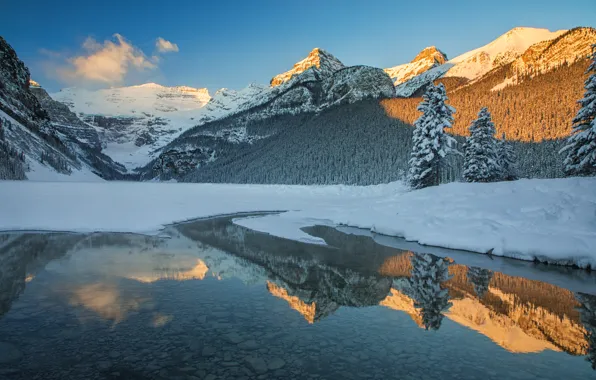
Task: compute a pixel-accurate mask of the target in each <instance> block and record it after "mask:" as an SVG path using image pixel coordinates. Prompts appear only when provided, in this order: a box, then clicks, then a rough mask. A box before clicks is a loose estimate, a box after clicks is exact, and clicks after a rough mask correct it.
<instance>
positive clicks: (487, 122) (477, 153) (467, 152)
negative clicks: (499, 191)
mask: <svg viewBox="0 0 596 380" xmlns="http://www.w3.org/2000/svg"><path fill="white" fill-rule="evenodd" d="M495 133H496V129H495V125H494V123H493V122H492V120H491V115H490V112H488V108H486V107H483V108H482V109H481V110H480V112H479V113H478V118H477V119H476V120H474V121H473V122H472V125H470V136H468V137H467V138H466V143H465V148H464V173H463V177H464V180H465V181H467V182H494V181H498V180H499V179H500V177H501V169H500V168H499V166H498V159H497V140H496V139H495Z"/></svg>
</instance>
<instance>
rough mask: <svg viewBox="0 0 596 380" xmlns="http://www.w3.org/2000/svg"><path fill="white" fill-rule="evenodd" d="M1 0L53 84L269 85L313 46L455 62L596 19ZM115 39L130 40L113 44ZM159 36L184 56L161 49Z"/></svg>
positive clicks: (360, 57) (351, 4)
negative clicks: (501, 41) (502, 43)
mask: <svg viewBox="0 0 596 380" xmlns="http://www.w3.org/2000/svg"><path fill="white" fill-rule="evenodd" d="M0 1H1V2H2V3H3V4H2V9H3V11H2V12H1V13H0V35H2V36H3V37H4V38H5V39H6V40H7V41H8V43H9V44H11V45H12V46H13V48H14V49H15V50H16V51H17V54H18V55H19V57H20V58H21V59H22V60H23V61H24V62H25V64H26V65H27V66H28V67H29V68H30V70H31V73H32V78H33V79H35V80H37V81H38V82H40V83H41V84H42V86H44V87H46V88H47V89H48V90H50V91H57V90H58V89H60V88H62V87H67V86H71V85H77V86H86V87H109V86H111V85H131V84H140V83H144V82H148V81H153V82H157V83H160V84H163V85H187V86H193V87H208V88H209V90H210V91H214V90H216V89H218V88H221V87H228V88H235V89H239V88H242V87H244V86H246V85H247V84H248V83H251V82H256V83H268V82H269V80H270V79H271V77H272V76H274V75H275V74H278V73H280V72H283V71H286V70H288V69H290V68H291V67H292V65H293V64H294V63H295V62H296V61H298V60H300V59H302V58H304V57H305V56H306V55H307V54H308V52H309V51H310V50H311V49H312V48H314V47H321V48H324V49H326V50H327V51H329V52H331V53H332V54H334V55H335V56H336V57H338V58H339V59H340V60H341V61H342V62H344V63H345V64H347V65H355V64H366V65H371V66H376V67H390V66H395V65H398V64H401V63H405V62H408V61H410V60H411V59H412V58H413V57H414V56H415V55H416V54H417V53H418V52H419V51H420V50H421V49H422V48H424V47H426V46H430V45H436V46H437V47H439V48H440V49H441V50H443V51H444V52H445V53H447V55H448V56H449V57H454V56H456V55H458V54H460V53H462V52H465V51H468V50H471V49H473V48H476V47H479V46H482V45H484V44H486V43H488V42H490V41H491V40H493V39H494V38H496V37H498V36H499V35H501V34H503V33H505V32H506V31H507V30H509V29H511V28H513V27H516V26H532V27H543V28H548V29H551V30H558V29H569V28H572V27H574V26H596V25H595V22H596V4H595V2H594V0H569V1H561V0H556V1H552V0H542V1H534V0H523V1H522V0H517V1H509V0H496V1H491V2H490V3H489V2H486V1H477V0H476V1H457V0H451V1H446V0H443V1H434V0H426V1H399V0H383V1H374V0H369V1H351V0H344V1H336V0H319V1H310V0H300V1H266V0H263V1H259V0H254V1H246V0H244V1H197V0H194V1H192V0H188V1H187V0H183V1H174V0H171V1H163V0H160V1H152V0H146V1H137V0H126V1H124V0H119V1H112V0H102V1H95V0H87V1H80V0H77V1H62V0H57V1H47V0H43V1H42V0H28V1H26V2H23V1H13V0H0ZM114 34H118V35H120V36H122V42H115V43H114V45H109V44H108V45H105V44H104V41H106V40H110V41H118V40H117V38H116V37H114ZM158 37H161V38H163V39H165V40H167V41H169V42H171V43H173V44H176V46H177V50H178V51H177V52H176V51H172V50H176V49H174V47H173V45H170V49H169V50H170V51H167V52H159V51H157V50H156V45H155V42H156V39H157V38H158ZM83 45H85V47H84V46H83ZM106 48H107V49H106ZM166 50H167V49H166ZM97 53H102V54H103V53H105V54H107V55H108V58H109V57H111V58H110V59H113V58H114V55H115V56H117V57H118V59H125V60H127V61H126V63H127V64H128V66H125V67H120V66H118V67H117V68H116V71H117V73H116V74H114V70H113V68H112V67H110V66H109V65H106V64H105V62H106V61H103V60H88V59H87V58H89V56H91V55H93V54H97ZM110 54H111V55H110ZM77 57H78V58H77ZM123 57H124V58H123ZM110 62H112V63H114V62H113V61H110ZM119 62H120V61H119ZM94 70H96V71H97V72H93V71H94Z"/></svg>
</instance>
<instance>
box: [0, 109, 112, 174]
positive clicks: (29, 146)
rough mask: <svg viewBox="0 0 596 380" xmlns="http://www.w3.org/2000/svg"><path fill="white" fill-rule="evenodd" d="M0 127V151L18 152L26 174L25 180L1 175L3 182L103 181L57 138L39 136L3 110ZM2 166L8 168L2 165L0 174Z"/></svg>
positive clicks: (19, 161)
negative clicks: (7, 180)
mask: <svg viewBox="0 0 596 380" xmlns="http://www.w3.org/2000/svg"><path fill="white" fill-rule="evenodd" d="M0 124H1V129H2V136H1V137H0V150H2V149H3V148H4V149H8V150H9V151H11V152H14V153H15V154H16V156H17V157H18V163H19V164H20V166H21V168H22V171H23V172H24V178H11V177H8V178H3V176H2V175H0V179H31V180H37V181H101V178H100V177H99V176H97V175H96V174H94V173H93V170H92V168H90V167H89V166H88V165H84V164H81V162H79V161H78V160H77V159H76V155H75V153H73V152H72V151H71V150H69V149H68V148H67V146H66V145H64V144H62V143H61V140H60V138H59V136H57V135H56V134H39V133H35V132H34V131H32V130H30V129H29V128H27V127H25V126H24V125H23V124H21V123H20V122H19V121H17V120H15V119H14V118H12V117H11V116H10V115H8V114H7V113H5V112H3V111H1V110H0ZM44 127H45V128H48V127H47V126H44ZM46 136H49V137H46ZM49 139H50V140H49ZM54 139H55V140H54ZM1 156H2V154H0V157H1ZM2 166H4V164H3V163H2V162H0V172H2V170H1V169H2ZM0 174H1V173H0Z"/></svg>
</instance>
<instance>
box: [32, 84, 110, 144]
mask: <svg viewBox="0 0 596 380" xmlns="http://www.w3.org/2000/svg"><path fill="white" fill-rule="evenodd" d="M31 93H32V94H33V95H34V96H35V97H36V98H37V100H38V101H39V103H40V104H41V106H42V108H43V109H44V110H45V111H46V112H47V114H48V117H49V118H50V120H51V121H52V123H53V125H54V127H55V128H56V129H58V130H59V131H60V132H62V133H64V134H65V135H69V136H71V137H72V138H75V139H77V140H78V141H80V142H82V143H86V144H88V145H89V146H91V147H96V148H101V144H100V141H99V135H98V134H97V131H96V130H95V129H94V128H93V127H92V126H90V125H88V124H86V123H84V122H83V121H82V120H81V119H79V118H78V117H77V116H76V115H75V114H74V113H73V112H71V111H70V109H69V108H68V106H66V105H65V104H63V103H60V102H57V101H55V100H54V99H52V98H51V97H50V95H49V94H48V93H47V92H46V90H44V89H43V88H42V87H41V86H40V85H39V84H37V85H36V86H33V85H32V86H31Z"/></svg>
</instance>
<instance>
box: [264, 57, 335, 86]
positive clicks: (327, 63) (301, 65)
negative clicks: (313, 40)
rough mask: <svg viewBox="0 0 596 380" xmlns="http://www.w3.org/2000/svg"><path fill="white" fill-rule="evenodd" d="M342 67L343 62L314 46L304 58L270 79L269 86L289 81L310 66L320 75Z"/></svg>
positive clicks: (325, 74) (328, 73)
mask: <svg viewBox="0 0 596 380" xmlns="http://www.w3.org/2000/svg"><path fill="white" fill-rule="evenodd" d="M344 67H345V66H344V64H343V63H341V61H340V60H339V59H337V58H335V57H334V56H333V55H332V54H330V53H328V52H326V51H325V50H323V49H319V48H314V49H313V50H312V51H311V52H310V53H309V54H308V56H307V57H306V58H304V59H303V60H301V61H299V62H297V63H295V64H294V67H293V68H292V69H291V70H288V71H286V72H285V73H281V74H278V75H276V76H274V77H273V79H271V82H270V84H271V87H275V86H279V85H280V84H282V83H284V82H287V81H289V80H290V79H291V78H292V77H293V76H295V75H298V74H301V73H303V72H304V71H306V70H308V69H311V68H313V69H314V70H316V71H317V72H318V73H319V74H321V75H322V76H329V75H331V74H333V73H334V72H336V71H337V70H340V69H343V68H344Z"/></svg>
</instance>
